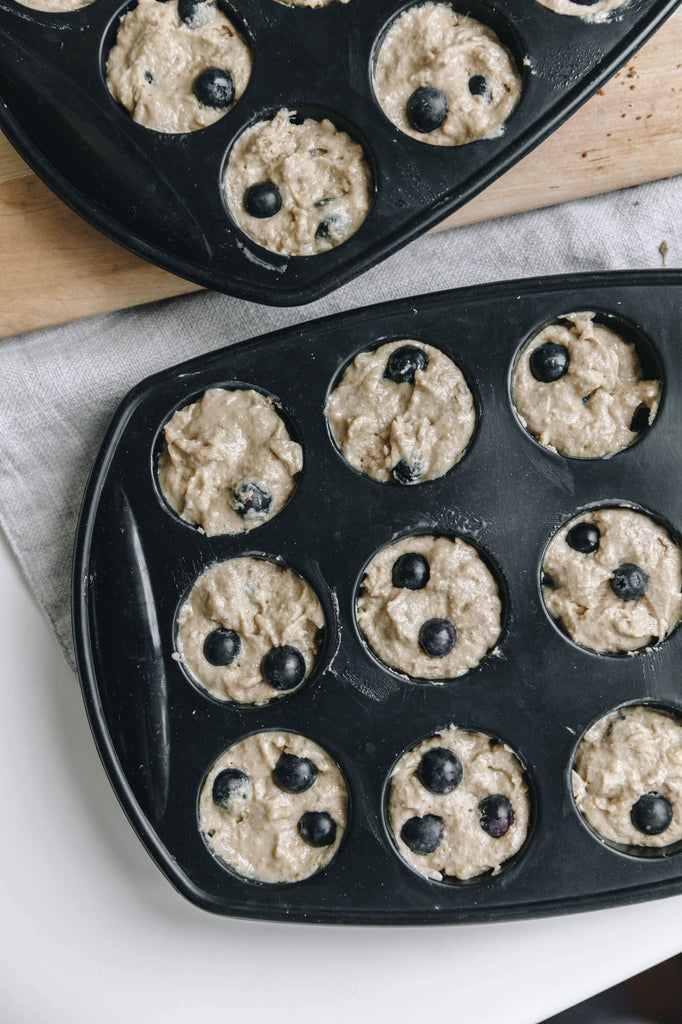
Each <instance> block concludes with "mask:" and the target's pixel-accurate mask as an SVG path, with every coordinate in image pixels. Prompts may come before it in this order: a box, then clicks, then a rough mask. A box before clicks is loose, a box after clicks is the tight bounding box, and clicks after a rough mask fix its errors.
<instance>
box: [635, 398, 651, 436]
mask: <svg viewBox="0 0 682 1024" xmlns="http://www.w3.org/2000/svg"><path fill="white" fill-rule="evenodd" d="M648 426H649V406H648V405H645V404H644V402H642V404H641V405H638V406H637V408H636V409H635V411H634V412H633V414H632V419H631V420H630V430H631V431H632V433H633V434H639V433H640V432H641V431H642V430H645V429H646V428H647V427H648Z"/></svg>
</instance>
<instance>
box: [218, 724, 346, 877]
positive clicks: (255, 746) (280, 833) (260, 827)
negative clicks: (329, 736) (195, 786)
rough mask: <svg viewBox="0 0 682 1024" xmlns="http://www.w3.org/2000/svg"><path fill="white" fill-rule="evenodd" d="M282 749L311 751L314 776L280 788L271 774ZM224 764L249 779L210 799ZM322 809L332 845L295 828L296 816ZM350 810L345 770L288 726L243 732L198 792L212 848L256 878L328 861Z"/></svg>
mask: <svg viewBox="0 0 682 1024" xmlns="http://www.w3.org/2000/svg"><path fill="white" fill-rule="evenodd" d="M282 753H286V754H293V755H294V756H295V757H307V758H310V760H312V761H313V762H314V764H315V767H316V768H317V773H318V774H317V779H316V781H315V783H314V785H313V786H312V787H311V788H310V789H308V790H306V791H305V793H285V792H284V791H283V790H281V789H279V788H278V787H277V786H276V785H275V783H274V781H273V777H272V770H273V768H274V767H275V765H276V764H277V761H278V760H279V758H280V755H281V754H282ZM225 768H238V769H239V770H240V771H243V772H245V773H246V774H247V775H248V776H249V780H250V785H249V786H248V787H247V789H246V790H245V792H244V793H243V794H242V795H241V796H236V797H233V798H232V799H231V800H230V802H229V804H228V806H227V808H223V807H221V806H219V805H218V804H216V803H214V801H213V797H212V790H213V782H214V780H215V778H216V776H217V775H218V774H219V772H221V771H223V769H225ZM307 811H326V812H327V813H328V814H330V815H331V817H332V818H333V820H334V821H335V823H336V838H335V840H334V842H333V843H332V844H331V845H330V846H324V847H314V846H309V845H308V844H307V843H306V842H304V840H303V839H302V838H301V836H300V834H299V832H298V828H297V825H298V822H299V821H300V818H301V815H303V814H305V813H306V812H307ZM347 815H348V793H347V790H346V784H345V782H344V780H343V776H342V775H341V772H340V771H339V769H338V767H337V765H336V763H335V762H334V761H333V760H332V759H331V757H330V756H329V754H327V752H326V751H325V750H323V749H322V747H320V746H318V745H317V743H313V741H312V740H309V739H307V738H306V737H305V736H300V735H298V733H291V732H259V733H256V734H255V735H253V736H247V738H246V739H244V740H240V742H239V743H235V745H234V746H232V747H230V748H229V750H226V751H225V753H224V754H223V755H222V756H221V757H219V758H218V760H217V761H216V762H215V764H214V765H213V767H212V768H211V770H210V772H209V773H208V777H207V779H206V782H205V783H204V786H203V789H202V791H201V796H200V798H199V823H200V828H201V831H202V834H203V836H204V838H205V840H206V842H207V844H208V846H209V847H210V849H211V850H212V851H213V852H214V853H215V854H216V855H217V856H218V857H219V858H220V859H221V860H222V861H224V862H225V863H226V864H228V865H229V866H230V867H231V868H233V869H234V870H235V871H237V872H238V873H239V874H240V875H244V876H245V877H246V878H253V879H257V880H258V881H261V882H298V881H300V880H301V879H302V878H308V876H309V875H312V874H314V873H315V872H316V871H319V870H320V868H322V867H324V866H325V864H328V863H329V862H330V860H331V859H332V858H333V856H334V854H335V853H336V851H337V850H338V848H339V844H340V843H341V840H342V838H343V832H344V828H345V826H346V818H347Z"/></svg>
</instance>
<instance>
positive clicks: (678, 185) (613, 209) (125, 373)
mask: <svg viewBox="0 0 682 1024" xmlns="http://www.w3.org/2000/svg"><path fill="white" fill-rule="evenodd" d="M662 243H667V246H664V251H665V249H666V248H667V261H666V262H667V265H668V266H669V267H681V266H682V178H675V179H672V180H670V181H661V182H657V183H654V184H651V185H646V186H641V187H639V188H636V189H628V190H625V191H622V192H619V193H614V194H610V195H607V196H602V197H596V198H593V199H586V200H580V201H576V202H573V203H567V204H565V205H563V206H556V207H553V208H551V209H546V210H540V211H536V212H533V213H528V214H518V215H516V216H515V217H507V218H502V219H499V220H496V221H491V222H488V223H485V224H479V225H473V226H471V227H465V228H459V229H456V230H452V231H447V232H443V233H440V234H436V235H430V236H428V237H425V238H422V239H420V240H419V241H417V242H414V243H413V244H412V245H410V246H408V247H407V248H406V249H404V250H403V251H402V252H400V253H398V254H397V255H395V256H393V257H392V258H391V259H389V260H388V261H387V262H385V263H384V264H382V265H381V266H379V267H376V268H375V269H374V270H371V271H369V272H368V273H367V274H365V275H364V276H363V277H361V278H359V279H358V280H356V281H353V282H352V283H351V284H349V285H346V286H345V287H344V288H341V289H340V290H339V291H337V292H334V293H333V294H332V295H330V296H327V298H325V299H322V300H321V301H320V302H316V303H314V304H313V305H309V306H301V307H297V308H292V309H276V308H271V307H265V306H259V305H255V304H254V303H248V302H242V301H239V300H237V299H232V298H228V297H226V296H223V295H217V294H214V293H201V294H198V295H191V296H188V297H185V298H181V299H172V300H168V301H165V302H161V303H155V304H152V305H148V306H144V307H139V308H137V309H131V310H124V311H122V312H119V313H111V314H108V315H106V316H100V317H96V318H93V319H90V320H81V321H78V322H76V323H71V324H68V325H66V326H64V327H57V328H53V329H49V330H45V331H39V332H36V333H34V334H25V335H22V336H20V337H16V338H12V339H8V340H6V341H0V375H1V379H2V389H1V391H0V524H1V525H2V528H3V529H4V531H5V533H6V535H7V537H8V539H9V542H10V545H11V546H12V548H13V550H14V553H15V555H16V557H17V559H18V560H19V563H20V565H21V567H22V569H23V572H24V574H25V576H26V578H27V580H28V582H29V584H30V586H31V587H32V589H33V591H34V593H35V596H36V598H37V600H38V602H39V603H40V605H41V606H42V608H43V609H44V611H45V612H46V614H47V615H48V617H49V619H50V622H51V623H52V626H53V627H54V630H55V633H56V634H57V638H58V640H59V642H60V644H61V646H62V648H63V650H64V653H65V655H66V657H67V660H68V661H69V662H70V664H71V665H73V648H72V642H71V620H70V605H69V602H70V572H71V553H72V547H73V539H74V532H75V525H76V519H77V515H78V510H79V506H80V501H81V496H82V493H83V489H84V487H85V482H86V479H87V476H88V472H89V470H90V466H91V464H92V461H93V459H94V457H95V455H96V453H97V449H98V447H99V445H100V442H101V440H102V437H103V435H104V432H105V429H106V427H107V424H108V423H109V420H110V419H111V416H112V415H113V413H114V411H115V409H116V407H117V405H118V403H119V402H120V400H121V399H122V398H123V397H124V395H125V394H126V392H127V391H128V390H129V389H130V388H131V387H132V386H133V385H134V384H136V383H137V382H138V381H140V380H141V379H142V378H143V377H145V376H147V375H148V374H150V373H153V372H155V371H157V370H160V369H162V368H163V367H166V366H170V365H172V364H174V363H177V362H180V361H181V360H184V359H188V358H190V357H191V356H195V355H198V354H200V353H201V352H207V351H210V350H212V349H217V348H220V347H222V346H224V345H228V344H232V343H233V342H236V341H241V340H243V339H245V338H249V337H253V336H255V335H258V334H262V333H265V332H267V331H271V330H275V329H276V328H279V327H284V326H287V325H289V324H294V323H299V322H302V321H305V320H310V319H313V318H314V317H318V316H323V315H326V314H329V313H334V312H338V311H340V310H344V309H349V308H351V307H354V306H361V305H366V304H369V303H373V302H379V301H382V300H386V299H393V298H399V297H403V296H408V295H418V294H420V293H423V292H430V291H436V290H440V289H442V288H456V287H460V286H464V285H471V284H478V283H482V282H488V281H495V280H500V279H504V278H507V279H510V278H515V277H534V276H537V275H542V274H557V273H571V272H577V271H589V270H615V269H628V268H648V267H660V266H661V265H662V262H663V257H662V254H661V251H660V248H659V247H660V246H661V244H662ZM681 319H682V317H681Z"/></svg>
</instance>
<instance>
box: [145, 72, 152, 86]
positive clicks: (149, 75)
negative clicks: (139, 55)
mask: <svg viewBox="0 0 682 1024" xmlns="http://www.w3.org/2000/svg"><path fill="white" fill-rule="evenodd" d="M144 80H145V82H148V83H149V85H153V84H154V75H153V74H152V73H151V71H145V73H144Z"/></svg>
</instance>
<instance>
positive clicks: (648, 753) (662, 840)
mask: <svg viewBox="0 0 682 1024" xmlns="http://www.w3.org/2000/svg"><path fill="white" fill-rule="evenodd" d="M572 780H573V795H574V797H575V802H576V805H577V807H578V810H579V811H580V813H581V814H582V815H583V816H584V817H585V819H586V820H587V821H588V823H589V824H590V825H591V826H592V828H593V829H595V831H596V832H598V833H599V834H600V835H602V836H604V838H605V839H610V840H611V841H612V842H614V843H624V844H626V845H628V846H653V847H661V846H668V845H670V844H671V843H676V842H678V841H679V840H680V839H682V723H680V720H679V719H678V718H673V717H672V716H670V715H666V714H665V713H664V712H661V711H657V710H655V709H654V708H650V707H646V706H645V705H637V706H635V707H627V708H621V709H620V710H618V711H612V712H610V714H608V715H605V716H604V718H600V719H599V721H598V722H596V723H595V724H594V725H593V726H592V728H591V729H588V731H587V732H586V733H585V736H584V737H583V740H582V742H581V744H580V746H579V747H578V753H577V754H576V758H575V763H574V765H573V773H572ZM645 793H659V794H661V795H662V796H664V797H666V798H667V799H668V800H669V801H670V804H671V806H672V810H673V817H672V821H671V822H670V825H669V826H668V827H667V828H666V829H665V831H664V832H661V833H659V834H658V835H645V834H644V833H642V832H640V831H639V829H637V828H635V826H634V825H633V823H632V820H631V818H630V812H631V811H632V807H633V805H634V804H635V803H636V802H637V800H639V798H640V797H641V796H643V795H644V794H645Z"/></svg>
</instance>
